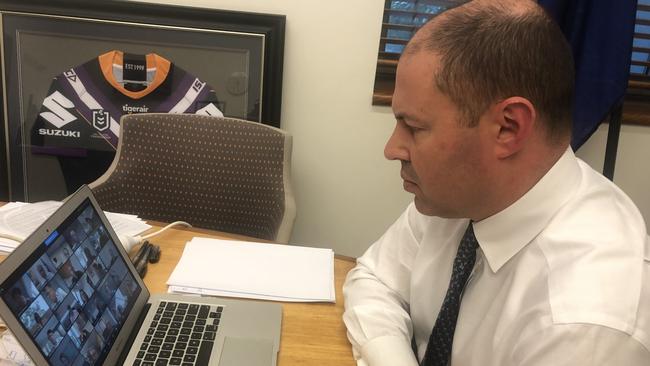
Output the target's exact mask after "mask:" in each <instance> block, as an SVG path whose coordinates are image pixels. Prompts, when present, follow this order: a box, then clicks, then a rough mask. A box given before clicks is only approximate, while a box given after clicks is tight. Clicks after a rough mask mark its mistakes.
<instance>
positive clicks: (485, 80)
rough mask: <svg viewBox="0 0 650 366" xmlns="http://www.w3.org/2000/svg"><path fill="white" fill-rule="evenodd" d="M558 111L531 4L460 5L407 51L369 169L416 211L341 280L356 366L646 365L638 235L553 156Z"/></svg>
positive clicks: (593, 182) (647, 301) (557, 52)
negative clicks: (387, 164) (396, 186)
mask: <svg viewBox="0 0 650 366" xmlns="http://www.w3.org/2000/svg"><path fill="white" fill-rule="evenodd" d="M572 95H573V62H572V59H571V53H570V49H569V48H568V45H567V44H566V41H565V40H564V38H563V36H562V33H561V31H560V30H559V29H558V27H557V26H556V25H555V24H554V23H553V22H552V20H550V18H549V17H548V16H547V15H546V14H545V12H544V11H543V10H542V9H541V8H539V7H538V5H537V4H536V3H534V2H529V1H524V0H519V1H484V0H476V1H473V2H470V3H467V4H465V5H463V6H460V7H457V8H454V9H451V10H448V11H447V12H445V13H443V14H441V15H439V16H438V17H436V18H434V19H433V20H432V21H431V22H429V23H428V24H427V25H425V26H424V27H423V28H422V29H420V30H419V31H418V32H417V34H416V35H415V36H414V37H413V39H412V40H411V41H410V43H409V44H408V46H407V47H406V49H405V52H404V54H403V55H402V58H401V59H400V61H399V65H398V68H397V77H396V85H395V93H394V96H393V112H394V113H395V117H396V126H395V130H394V132H393V134H392V136H391V137H390V139H389V140H388V142H387V144H386V148H385V155H386V157H387V158H388V159H390V160H399V161H400V162H401V165H402V169H401V177H402V178H403V180H404V189H405V190H406V191H408V192H411V193H413V194H414V196H415V197H414V203H413V204H411V205H410V206H409V207H408V208H407V209H406V211H405V212H404V213H403V214H402V215H401V217H400V218H399V219H398V220H397V221H396V222H395V223H394V224H393V225H392V226H391V227H390V228H389V230H388V231H387V232H386V233H385V234H384V235H383V236H382V237H381V238H380V239H379V240H378V241H377V242H376V243H374V244H373V245H372V246H371V247H370V248H369V249H368V251H367V252H366V253H365V254H364V255H363V256H362V257H360V258H359V259H358V262H357V266H356V267H355V268H354V269H353V270H352V271H351V272H350V273H349V275H348V278H347V280H346V283H345V286H344V296H345V307H346V311H345V314H344V321H345V323H346V326H347V329H348V336H349V338H350V341H351V343H352V345H353V351H354V355H355V358H356V359H357V360H358V364H359V365H370V366H377V365H400V366H408V365H418V364H419V363H420V362H422V363H421V364H422V365H448V364H450V365H453V366H475V365H476V366H479V365H480V366H509V365H525V366H548V365H553V366H564V365H567V366H568V365H572V366H573V365H580V366H582V365H647V364H648V363H649V362H650V351H649V349H650V286H649V281H650V263H649V258H650V249H649V247H648V242H647V233H646V226H645V223H644V221H643V218H642V217H641V215H640V214H639V212H638V210H637V208H636V207H635V206H634V204H633V203H632V202H631V200H630V199H629V198H628V197H627V196H626V195H625V194H624V193H623V192H622V191H621V190H619V189H618V188H617V187H616V186H614V185H613V184H612V183H611V182H609V181H608V180H606V179H605V178H604V177H602V176H601V175H600V174H598V173H596V172H595V171H594V170H592V169H591V168H590V167H589V166H587V165H586V164H585V163H584V162H582V161H580V160H578V159H577V158H576V157H575V156H574V154H573V152H572V151H571V149H570V148H569V141H570V134H571V114H572ZM472 234H474V235H472ZM461 238H462V239H463V240H462V241H461ZM644 253H645V254H644ZM644 255H645V257H644ZM474 256H475V258H474ZM644 258H645V260H644ZM450 279H451V280H452V281H450Z"/></svg>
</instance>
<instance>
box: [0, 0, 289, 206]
mask: <svg viewBox="0 0 650 366" xmlns="http://www.w3.org/2000/svg"><path fill="white" fill-rule="evenodd" d="M284 26H285V16H283V15H273V14H253V13H243V12H233V11H222V10H215V9H203V8H193V7H182V6H169V5H160V4H151V3H139V2H130V1H108V0H93V1H87V0H30V1H28V2H27V1H24V0H1V1H0V30H1V32H2V35H1V40H2V45H1V47H0V50H1V56H2V57H1V61H2V75H1V76H2V84H3V88H2V90H1V91H0V92H1V93H2V102H3V103H2V106H1V108H2V113H1V114H0V116H2V118H3V124H2V125H3V128H2V130H1V131H0V158H1V159H0V171H1V173H0V178H2V179H0V200H9V199H10V200H24V201H29V202H31V201H39V200H44V199H60V198H63V197H65V196H67V195H68V194H70V193H71V192H72V191H74V190H75V189H76V188H78V186H79V185H81V184H83V183H90V182H92V181H94V180H95V179H96V178H97V177H99V176H100V175H101V174H102V173H103V172H104V171H105V170H106V169H107V168H108V166H109V165H110V162H111V161H112V159H113V157H114V154H115V149H116V147H117V144H118V139H119V129H120V125H119V121H120V117H121V116H123V115H125V114H131V113H146V112H156V113H200V114H207V115H217V116H221V115H224V116H227V117H235V118H241V119H247V120H251V121H256V122H260V123H265V124H269V125H272V126H276V127H279V126H280V115H281V100H282V66H283V53H284ZM5 173H6V174H5Z"/></svg>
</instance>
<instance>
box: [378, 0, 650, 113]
mask: <svg viewBox="0 0 650 366" xmlns="http://www.w3.org/2000/svg"><path fill="white" fill-rule="evenodd" d="M465 2H467V1H463V0H446V1H444V0H386V1H385V5H384V17H383V21H382V27H381V39H380V43H379V54H378V58H377V72H376V74H375V86H374V92H373V100H372V102H373V105H390V104H391V102H392V98H393V91H394V89H395V70H396V68H397V60H398V59H399V56H400V54H401V53H402V51H403V50H404V46H406V44H407V43H408V41H409V40H410V39H411V37H412V36H413V34H415V32H416V31H417V30H418V29H419V27H421V26H422V25H424V23H426V22H427V21H428V20H429V19H431V18H432V17H434V16H435V15H437V14H440V13H441V12H443V11H445V10H447V9H449V8H452V7H455V6H458V5H461V4H463V3H465ZM623 122H624V123H631V124H641V125H648V126H650V0H638V5H637V17H636V26H635V32H634V44H633V50H632V62H631V66H630V78H629V83H628V91H627V95H626V99H625V106H624V110H623Z"/></svg>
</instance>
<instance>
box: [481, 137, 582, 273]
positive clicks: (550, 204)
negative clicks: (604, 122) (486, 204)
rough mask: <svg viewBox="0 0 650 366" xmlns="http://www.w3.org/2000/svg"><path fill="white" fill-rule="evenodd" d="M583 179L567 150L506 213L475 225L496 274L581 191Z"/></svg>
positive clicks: (572, 156)
mask: <svg viewBox="0 0 650 366" xmlns="http://www.w3.org/2000/svg"><path fill="white" fill-rule="evenodd" d="M580 176H581V173H580V167H579V165H578V160H577V158H576V157H575V155H574V154H573V151H572V150H571V148H567V150H566V151H565V152H564V154H563V155H562V156H561V157H560V159H558V161H557V162H556V163H555V165H553V167H552V168H551V169H550V170H549V171H548V172H547V173H546V174H545V175H544V176H543V177H542V179H540V180H539V182H537V183H536V184H535V185H534V186H533V188H531V189H530V190H529V191H528V192H526V194H524V195H523V196H522V197H521V198H519V199H518V200H517V201H515V202H514V203H513V204H512V205H510V206H509V207H507V208H506V209H504V210H503V211H501V212H498V213H496V214H494V215H492V216H490V217H488V218H486V219H483V220H481V221H479V222H475V223H474V233H475V235H476V238H477V240H478V242H479V244H480V246H481V250H482V251H483V253H484V255H485V258H486V259H487V262H488V264H489V265H490V268H491V269H492V271H493V272H497V271H498V270H499V269H500V268H501V267H502V266H503V265H504V264H505V263H506V262H508V261H509V260H510V258H512V257H514V256H515V255H516V254H517V253H518V252H519V251H520V250H521V249H522V248H523V247H525V246H526V245H527V244H528V243H530V242H531V241H532V240H533V239H534V238H535V237H536V236H537V234H539V233H540V232H541V231H542V230H543V229H544V228H545V227H546V225H547V224H548V222H549V221H550V220H551V218H552V217H553V215H555V213H556V212H557V211H558V210H559V209H560V207H561V206H562V205H563V204H564V203H565V202H566V201H567V200H568V199H569V197H570V196H571V194H572V193H573V191H574V190H575V189H576V188H577V187H578V184H579V181H580Z"/></svg>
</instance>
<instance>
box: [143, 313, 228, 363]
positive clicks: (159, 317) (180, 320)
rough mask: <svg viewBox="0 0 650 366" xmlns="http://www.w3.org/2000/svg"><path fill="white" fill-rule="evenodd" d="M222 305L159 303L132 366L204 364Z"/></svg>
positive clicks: (208, 355)
mask: <svg viewBox="0 0 650 366" xmlns="http://www.w3.org/2000/svg"><path fill="white" fill-rule="evenodd" d="M222 312H223V306H209V305H200V304H192V303H185V302H172V301H161V302H160V304H159V305H158V308H157V309H156V313H155V315H154V320H153V321H152V322H151V325H150V327H149V329H148V330H147V335H146V336H145V338H144V341H143V343H142V344H141V346H140V350H139V351H138V354H137V357H136V360H135V361H134V362H133V366H154V365H155V366H160V365H182V366H189V365H199V366H202V365H206V366H207V365H208V363H209V361H210V353H211V351H212V347H213V346H214V340H215V338H216V334H217V332H218V330H219V322H220V321H221V313H222Z"/></svg>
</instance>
